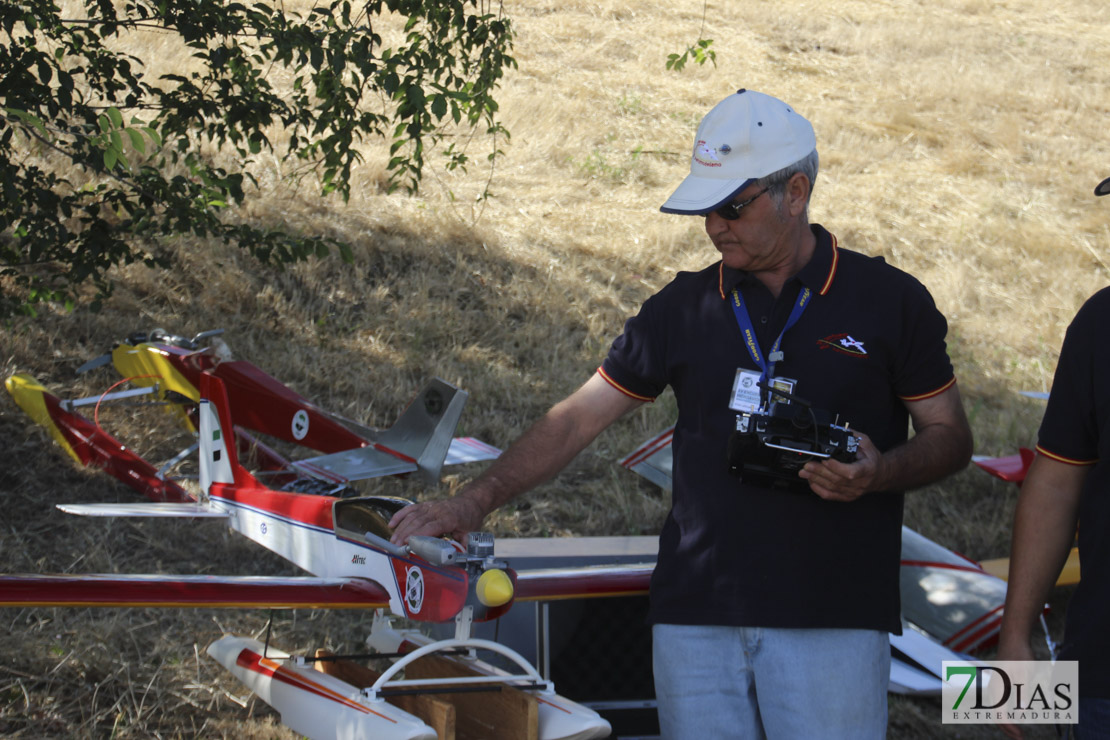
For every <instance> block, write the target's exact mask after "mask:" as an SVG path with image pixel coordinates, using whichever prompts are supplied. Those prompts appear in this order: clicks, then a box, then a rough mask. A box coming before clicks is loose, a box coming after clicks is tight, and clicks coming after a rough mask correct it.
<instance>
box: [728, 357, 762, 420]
mask: <svg viewBox="0 0 1110 740" xmlns="http://www.w3.org/2000/svg"><path fill="white" fill-rule="evenodd" d="M758 383H759V373H757V372H755V371H754V370H745V369H744V368H742V367H738V368H736V378H735V379H734V380H733V381H732V400H731V401H730V402H729V404H728V407H729V408H730V409H732V410H733V411H738V412H741V413H744V412H747V413H749V414H751V413H755V412H756V411H757V410H759V385H758Z"/></svg>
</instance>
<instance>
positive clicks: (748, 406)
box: [728, 368, 798, 414]
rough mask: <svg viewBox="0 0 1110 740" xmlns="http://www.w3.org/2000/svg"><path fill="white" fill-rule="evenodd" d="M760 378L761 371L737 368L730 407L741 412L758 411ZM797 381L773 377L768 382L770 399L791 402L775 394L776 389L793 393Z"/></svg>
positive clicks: (750, 412)
mask: <svg viewBox="0 0 1110 740" xmlns="http://www.w3.org/2000/svg"><path fill="white" fill-rule="evenodd" d="M759 378H760V375H759V373H757V372H755V371H754V370H745V369H744V368H737V369H736V378H735V379H734V380H733V381H732V401H731V402H730V403H729V405H728V407H729V408H730V409H732V410H733V411H739V412H740V413H744V412H747V413H749V414H752V413H755V412H756V411H758V410H759V406H760V404H759V400H760V388H759ZM797 382H798V381H796V380H794V379H793V378H782V377H778V378H771V382H770V383H769V384H768V385H770V387H771V398H770V400H771V401H777V402H778V403H790V401H789V400H788V399H786V398H783V397H782V396H775V395H774V391H783V392H785V393H793V392H794V386H795V385H796V384H797Z"/></svg>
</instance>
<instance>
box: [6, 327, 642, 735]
mask: <svg viewBox="0 0 1110 740" xmlns="http://www.w3.org/2000/svg"><path fill="white" fill-rule="evenodd" d="M148 339H150V340H151V341H147V340H148ZM158 340H161V341H158ZM112 362H113V364H114V365H115V367H116V369H117V370H118V371H119V372H120V374H121V375H122V376H123V377H124V378H125V379H126V380H127V381H129V383H130V385H131V386H133V387H132V388H130V389H127V390H122V391H119V392H110V393H105V394H103V395H101V396H98V397H94V398H90V399H78V400H72V401H66V400H62V399H60V398H58V397H56V396H55V395H53V394H51V393H49V392H48V391H47V390H46V389H45V388H44V387H43V386H41V385H40V384H39V383H37V382H36V381H35V380H34V379H33V378H31V377H29V376H26V375H18V374H17V375H13V376H11V377H9V378H8V379H7V380H6V383H5V386H6V388H7V390H8V392H9V393H10V394H11V395H12V397H13V398H14V399H15V401H16V403H18V404H19V406H20V407H21V408H22V409H23V410H24V411H25V412H26V413H27V414H28V415H29V416H30V417H31V418H32V419H34V420H35V421H36V422H37V423H39V424H41V425H42V426H44V427H45V428H46V429H47V430H49V432H50V434H51V435H52V436H53V438H54V439H55V441H57V443H58V444H59V445H60V446H61V447H62V448H63V449H65V450H66V451H67V452H68V453H69V454H70V455H71V456H72V457H73V458H74V459H75V460H77V461H78V462H79V463H81V464H83V465H90V466H96V467H101V468H103V469H104V470H105V471H107V472H108V473H110V474H111V475H113V476H115V477H116V478H118V479H120V480H121V481H123V482H124V483H127V484H128V485H129V486H131V487H132V488H134V489H135V490H137V491H139V492H140V493H142V494H144V495H145V496H146V497H147V498H149V499H150V501H149V502H146V503H135V504H119V503H109V504H74V505H64V504H63V505H60V506H59V508H60V509H62V510H63V511H66V512H68V513H71V514H78V515H85V516H125V517H145V516H153V517H182V518H198V517H217V518H221V519H223V520H225V521H226V522H227V524H228V526H229V527H230V528H231V529H233V530H235V531H236V532H238V533H240V534H242V535H244V536H245V537H247V538H249V539H251V540H252V541H254V542H256V543H258V544H260V545H262V546H263V547H266V548H268V549H270V550H272V551H274V552H276V553H277V554H279V555H281V556H282V557H284V558H286V559H287V560H289V561H291V562H292V563H294V564H296V565H297V566H299V567H300V568H302V569H303V570H305V571H307V572H308V573H310V574H311V576H306V577H295V578H269V577H230V576H228V577H222V576H198V575H164V574H152V575H116V574H103V575H97V574H86V575H39V574H24V575H21V574H10V575H0V606H147V607H149V606H155V607H171V608H181V607H220V606H224V607H238V608H242V607H259V608H323V609H333V608H346V609H350V608H355V609H376V610H379V612H378V616H377V618H376V619H375V620H374V626H373V628H372V633H371V636H370V638H369V639H368V641H367V642H368V643H369V644H371V645H372V646H374V647H375V648H377V649H379V650H383V651H385V652H387V653H391V654H392V655H393V657H395V658H397V659H396V662H395V663H394V664H393V665H392V667H391V668H390V669H389V670H387V671H385V672H384V673H382V674H380V675H373V676H371V677H370V678H368V677H367V676H369V675H370V674H369V672H368V670H367V669H363V668H362V667H361V666H357V665H355V666H353V668H352V667H351V666H348V667H347V668H346V669H344V670H336V669H334V668H331V667H330V666H333V665H335V664H332V663H317V661H316V660H314V659H313V658H307V657H304V656H300V657H298V656H290V655H288V654H286V653H283V652H281V651H279V650H277V649H275V648H273V647H270V646H269V645H264V644H262V643H260V642H258V641H257V640H254V639H251V638H248V637H238V636H233V635H226V636H224V637H223V638H221V639H219V640H217V641H216V642H215V643H213V644H212V645H210V646H209V648H208V653H209V655H211V656H212V657H213V658H214V659H216V660H217V661H219V662H220V663H221V664H223V665H224V666H225V667H226V668H227V669H228V670H229V671H231V672H232V673H233V674H234V675H235V676H236V677H238V678H239V680H241V681H242V682H243V683H244V684H246V685H247V686H248V687H249V688H250V689H251V690H252V691H254V692H255V693H256V694H257V695H258V696H259V697H260V698H262V699H263V700H264V701H266V702H267V703H268V704H270V705H271V706H273V707H274V708H275V709H276V710H277V711H278V712H280V714H281V718H282V722H283V723H284V724H286V725H287V726H289V727H290V728H292V729H293V730H295V731H297V732H299V733H302V734H304V735H307V736H308V737H311V738H375V739H377V740H394V739H397V740H400V739H402V738H404V739H410V738H411V739H415V738H421V739H424V738H428V739H430V738H435V737H437V731H436V727H433V725H435V724H436V722H441V723H442V722H443V721H444V720H443V717H442V716H440V715H435V712H436V711H438V710H434V709H433V710H427V707H425V710H427V712H428V713H425V714H423V715H422V716H417V714H414V713H413V712H417V713H421V712H422V711H423V710H421V709H420V708H419V707H416V706H414V703H413V702H412V701H411V694H413V693H414V692H417V693H419V692H424V693H427V694H430V695H449V694H450V693H451V692H463V691H470V690H472V689H479V688H482V687H485V688H488V687H490V686H491V685H494V686H496V687H498V688H500V687H506V686H507V687H514V688H515V689H518V690H522V691H524V692H526V694H527V695H528V696H529V697H531V699H530V704H529V705H528V706H529V707H534V709H529V710H527V712H531V715H530V717H525V720H524V721H525V722H531V723H532V724H533V726H534V728H535V729H534V730H531V731H529V736H534V737H539V738H547V739H550V740H555V739H556V738H594V737H605V736H607V735H608V734H609V733H610V731H611V728H610V725H609V723H608V722H607V721H606V720H605V719H603V718H602V717H601V716H600V715H598V714H597V713H596V712H594V711H593V710H591V709H589V708H587V707H584V706H582V705H579V704H577V703H575V702H572V701H570V700H568V699H565V698H563V697H562V696H559V695H558V694H556V693H555V690H554V687H553V686H552V685H551V682H550V681H547V680H545V679H544V678H543V677H542V676H541V675H540V674H539V673H538V672H537V671H536V669H535V668H534V667H533V666H532V665H531V664H529V662H528V661H527V660H526V659H524V658H523V657H522V656H521V655H520V654H519V653H516V652H515V651H513V650H511V649H509V648H507V647H505V646H504V645H501V644H499V643H497V642H494V641H489V640H479V639H475V638H473V637H472V632H471V628H472V625H473V623H475V622H479V621H483V620H489V619H493V618H496V617H497V616H499V615H501V614H503V613H505V612H506V611H507V610H508V609H510V607H511V606H512V605H513V603H514V602H518V601H543V600H548V599H555V598H571V597H577V598H583V597H589V596H614V595H634V594H643V593H646V591H647V585H648V580H649V578H650V574H651V570H652V567H653V565H652V564H651V563H645V564H643V565H628V566H615V567H603V568H576V569H550V570H535V571H527V572H520V573H517V572H514V570H513V569H512V568H511V567H509V564H508V563H506V562H504V561H502V560H498V559H497V558H496V557H495V554H494V542H493V538H492V536H490V535H488V534H483V533H475V534H472V535H471V536H470V537H469V540H468V542H467V543H466V545H465V547H464V546H462V545H460V544H458V543H455V542H451V541H447V540H443V539H438V538H427V537H425V538H413V540H412V541H410V543H409V545H408V546H405V547H399V546H396V545H393V544H391V543H390V541H389V537H390V532H389V528H388V525H387V522H388V521H389V519H390V516H391V515H392V512H393V511H395V510H396V508H397V507H399V506H403V505H405V504H406V503H407V502H405V501H404V500H402V499H395V498H388V497H365V496H360V495H358V494H357V492H355V491H354V489H353V488H351V487H349V486H348V484H349V483H350V482H351V481H354V480H358V479H362V478H368V477H374V476H381V475H397V474H406V473H418V474H421V475H423V476H425V477H426V478H428V479H431V480H438V476H439V470H440V466H441V465H443V464H444V463H445V462H446V463H448V464H452V463H458V462H466V461H471V460H485V459H490V458H491V457H494V456H496V454H497V452H498V451H497V450H496V449H495V448H492V447H490V446H488V445H485V444H483V443H481V442H479V441H477V440H474V439H470V438H462V439H453V438H452V435H453V433H454V429H455V426H456V424H457V422H458V420H459V417H460V414H461V412H462V407H463V404H464V403H465V399H466V394H465V393H464V392H462V391H460V390H458V389H456V388H454V387H452V386H451V385H449V384H447V383H445V382H443V381H439V380H435V381H432V382H431V383H430V384H428V385H427V386H426V387H425V388H424V389H423V390H422V391H421V393H420V394H419V395H418V397H417V399H416V400H415V401H414V402H413V403H412V404H411V405H410V406H409V407H408V409H406V411H405V412H404V413H403V414H402V416H401V418H400V419H399V420H398V422H397V423H396V424H394V425H393V426H392V427H391V428H390V429H388V430H384V431H383V430H377V429H370V428H366V427H361V426H358V425H352V424H351V423H350V422H346V423H340V422H339V421H338V420H337V419H336V417H334V416H332V415H330V414H328V413H326V412H324V411H323V410H322V409H320V408H318V407H317V406H316V405H315V404H313V403H311V402H309V401H308V400H306V399H304V398H302V397H301V396H299V395H298V394H296V393H295V392H294V391H292V390H291V389H289V388H288V387H286V386H284V385H282V384H281V383H279V382H278V381H276V380H275V379H273V378H272V377H270V376H269V375H267V374H266V373H264V372H262V371H261V370H259V369H258V368H257V367H255V366H254V365H251V364H250V363H246V362H240V361H230V360H224V361H221V360H220V358H219V357H218V356H217V354H216V353H215V352H214V351H213V350H212V349H211V348H205V349H200V348H199V347H197V342H196V341H195V339H194V340H188V339H181V338H174V337H169V336H168V335H165V334H164V333H163V334H160V335H158V336H156V337H149V338H148V337H134V338H132V340H131V341H128V342H124V343H121V344H119V345H118V346H117V347H116V348H115V349H114V350H113V352H112ZM117 385H118V384H117ZM113 388H114V386H113ZM135 395H147V396H152V397H154V398H157V399H158V400H160V401H163V402H166V403H167V404H168V405H167V408H169V409H171V410H172V411H173V413H174V414H176V415H178V416H179V418H180V420H181V422H182V423H184V424H186V425H188V426H189V427H190V428H195V429H196V434H197V444H196V445H195V446H194V447H192V448H190V449H188V450H185V451H183V452H182V453H181V454H179V455H177V456H176V457H174V458H173V459H171V460H170V461H169V462H168V463H167V464H166V465H164V466H162V467H160V468H159V467H155V466H154V465H152V464H151V463H149V462H148V461H146V460H144V459H143V458H141V457H140V456H138V455H137V454H135V453H134V452H132V451H131V450H129V449H128V448H127V447H126V446H124V445H122V444H121V443H120V442H119V441H117V440H116V439H115V438H113V437H112V436H111V435H110V434H108V433H107V432H106V431H104V430H103V429H102V428H101V427H100V426H99V423H97V422H96V421H95V419H96V416H97V414H95V413H94V420H90V419H88V418H86V417H85V416H82V415H81V414H80V413H79V412H78V410H79V409H81V408H83V407H85V406H95V407H96V408H97V409H99V405H100V404H102V403H109V402H111V401H113V400H119V399H124V398H131V397H133V396H135ZM352 427H353V428H352ZM258 434H264V435H267V436H268V437H271V438H274V439H276V440H282V441H284V442H289V443H295V444H298V445H301V446H304V447H308V448H311V449H313V450H315V451H316V452H318V453H322V454H318V455H316V456H314V457H311V458H307V459H300V460H296V461H291V460H287V459H286V458H285V457H284V456H283V455H281V454H279V453H278V452H277V451H276V450H275V449H273V447H271V446H270V445H268V444H266V443H265V442H264V441H263V440H262V439H260V438H259V437H258V436H256V435H258ZM193 451H195V452H196V453H197V455H198V470H199V485H198V486H191V485H190V484H189V483H187V482H185V481H181V480H175V479H174V478H173V470H174V469H175V466H177V465H178V464H180V463H182V461H183V460H186V459H188V458H190V457H191V456H192V452H193ZM248 455H249V456H250V458H252V459H253V461H254V463H255V465H256V467H257V468H258V469H257V470H255V472H253V473H252V472H250V471H248V469H247V467H246V466H245V465H244V464H243V462H241V461H245V460H246V459H247V457H248ZM263 481H265V482H263ZM387 612H388V613H389V614H392V615H396V616H399V617H404V618H407V619H410V620H415V621H422V622H445V621H450V620H454V622H455V635H454V637H452V638H449V639H444V640H435V641H433V640H431V639H429V638H427V637H424V636H423V635H421V634H420V633H418V632H412V631H405V632H402V631H397V630H394V629H393V627H392V626H391V624H390V622H389V619H388V617H387V616H386V613H387ZM445 651H450V652H452V653H458V652H460V651H461V653H462V656H461V657H459V656H457V655H452V657H450V658H446V659H443V660H440V662H439V663H437V664H436V665H438V666H440V667H442V665H443V664H444V663H450V664H451V665H452V667H451V668H450V670H448V671H446V673H447V675H442V672H440V675H434V676H433V675H429V671H428V669H427V667H426V666H427V664H428V663H429V662H431V661H433V660H436V659H435V658H432V657H431V656H433V654H441V655H442V654H443V653H444V652H445ZM477 651H483V652H488V653H493V654H494V656H495V657H494V659H495V661H497V662H498V663H499V666H498V667H495V666H494V665H492V664H491V663H490V662H487V661H486V660H480V659H479V658H478V657H477V654H476V653H477ZM315 665H319V666H320V668H319V669H318V668H316V667H313V666H315ZM505 665H508V666H510V668H509V669H508V670H506V669H505V668H504V666H505ZM402 675H403V676H404V677H401V676H402ZM402 706H404V708H402ZM441 708H442V707H441ZM527 712H526V714H527ZM429 713H430V714H431V715H435V717H432V716H429ZM436 717H438V719H436ZM452 721H453V720H452ZM440 732H441V733H442V732H443V730H442V729H441V730H440ZM533 733H534V734H533Z"/></svg>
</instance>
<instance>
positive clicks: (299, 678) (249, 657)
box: [235, 648, 397, 724]
mask: <svg viewBox="0 0 1110 740" xmlns="http://www.w3.org/2000/svg"><path fill="white" fill-rule="evenodd" d="M235 663H236V664H237V665H239V666H241V667H243V668H246V669H247V670H250V671H254V672H255V673H261V674H262V675H263V676H269V677H271V678H272V679H274V680H277V681H281V682H282V683H286V684H289V685H290V686H293V687H295V688H297V689H300V690H301V691H305V692H308V693H310V694H315V695H316V696H319V697H321V698H323V699H330V700H331V701H334V702H335V703H336V704H341V705H343V706H345V707H348V708H350V709H356V710H358V711H360V712H362V713H363V714H373V715H375V716H378V717H381V718H382V719H387V720H389V721H390V722H392V723H393V724H397V720H395V719H393V718H392V717H387V716H386V715H384V714H381V713H380V712H375V711H374V710H373V709H371V708H370V707H368V706H366V705H365V704H360V703H359V702H357V701H352V700H351V699H348V698H347V697H345V696H341V695H340V694H338V693H336V692H335V691H333V690H331V689H329V688H328V687H327V686H323V685H321V684H318V683H316V682H315V681H313V680H311V679H310V678H308V677H307V676H304V675H301V674H300V673H296V672H294V671H291V670H289V669H288V668H286V667H285V666H283V665H282V664H280V663H278V662H277V661H275V660H272V659H270V658H263V657H262V656H261V655H259V654H258V653H256V652H254V651H253V650H248V649H247V648H243V650H242V652H240V653H239V657H238V658H236V660H235Z"/></svg>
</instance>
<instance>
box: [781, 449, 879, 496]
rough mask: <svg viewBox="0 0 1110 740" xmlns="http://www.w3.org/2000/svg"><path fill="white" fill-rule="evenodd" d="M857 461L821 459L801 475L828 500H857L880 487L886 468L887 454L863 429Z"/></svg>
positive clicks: (799, 474) (811, 463)
mask: <svg viewBox="0 0 1110 740" xmlns="http://www.w3.org/2000/svg"><path fill="white" fill-rule="evenodd" d="M854 434H855V435H856V436H857V437H859V448H858V449H857V451H856V461H855V462H850V463H846V462H841V461H840V460H834V459H832V458H829V459H827V460H822V461H821V462H810V463H806V466H805V467H804V468H802V469H801V470H799V471H798V477H800V478H803V479H805V480H806V481H808V482H809V487H810V489H811V490H812V491H813V492H814V493H816V494H817V495H818V496H820V497H821V498H823V499H826V500H828V501H855V500H856V499H857V498H859V497H860V496H862V495H863V494H865V493H867V492H869V491H873V490H876V481H877V480H879V473H880V470H881V468H882V458H883V455H882V453H881V452H879V450H878V449H876V447H875V445H874V444H873V443H872V442H871V438H870V437H868V436H867V435H866V434H864V433H862V432H854Z"/></svg>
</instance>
